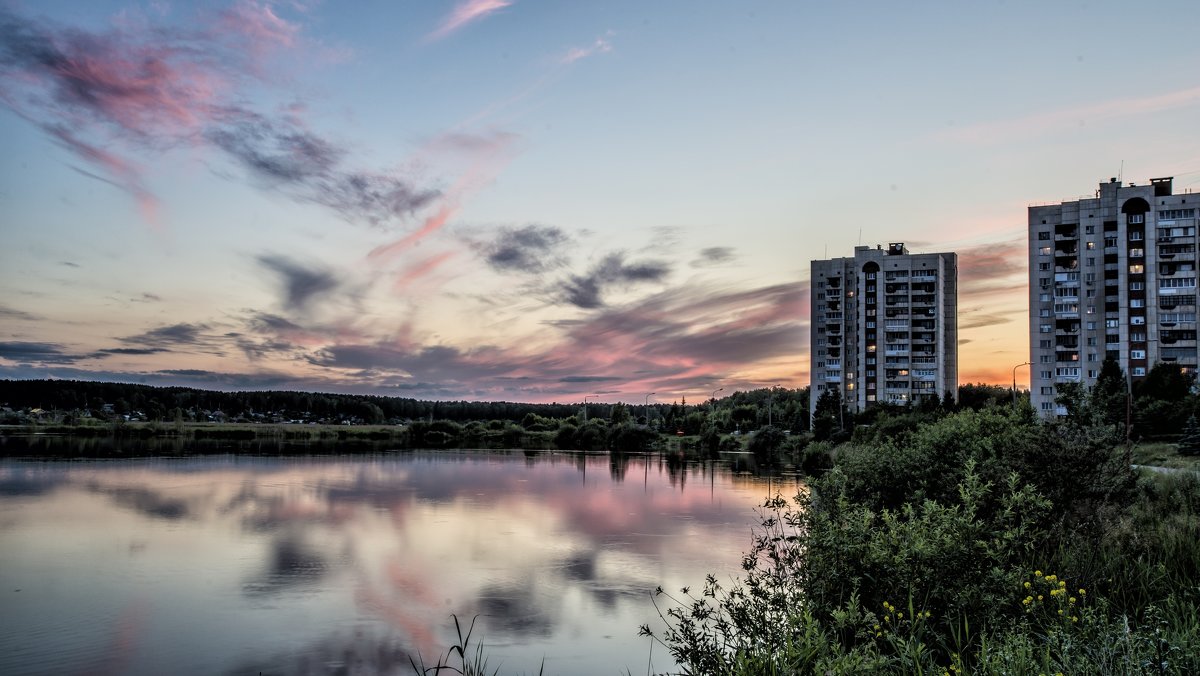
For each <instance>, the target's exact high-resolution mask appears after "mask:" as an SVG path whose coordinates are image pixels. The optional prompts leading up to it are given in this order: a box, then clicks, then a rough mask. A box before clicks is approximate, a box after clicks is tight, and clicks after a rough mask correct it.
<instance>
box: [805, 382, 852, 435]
mask: <svg viewBox="0 0 1200 676" xmlns="http://www.w3.org/2000/svg"><path fill="white" fill-rule="evenodd" d="M844 420H845V411H844V410H843V409H842V393H841V391H840V390H839V389H838V388H836V387H830V388H827V389H826V390H825V391H824V392H822V393H821V396H820V397H817V407H816V409H814V410H813V416H812V430H813V437H814V438H815V439H816V440H817V441H826V440H829V439H833V438H834V436H835V435H840V434H841V433H842V431H843V429H842V424H843V422H844Z"/></svg>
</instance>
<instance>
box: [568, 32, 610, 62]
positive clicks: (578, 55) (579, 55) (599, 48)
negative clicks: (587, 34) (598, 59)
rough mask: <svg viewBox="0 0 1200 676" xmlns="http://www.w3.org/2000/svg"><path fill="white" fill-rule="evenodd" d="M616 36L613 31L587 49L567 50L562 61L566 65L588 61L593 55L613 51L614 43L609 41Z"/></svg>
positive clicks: (599, 38)
mask: <svg viewBox="0 0 1200 676" xmlns="http://www.w3.org/2000/svg"><path fill="white" fill-rule="evenodd" d="M613 35H614V33H613V32H612V31H608V32H607V33H605V34H604V35H602V36H600V37H598V38H596V39H595V40H594V41H593V42H592V44H590V45H588V46H587V47H572V48H571V49H569V50H567V53H566V54H564V55H563V57H562V59H560V61H561V62H562V63H564V64H570V63H575V62H576V61H578V60H580V59H586V58H587V57H589V56H592V55H593V54H605V53H608V52H611V51H612V43H611V42H610V41H609V38H611V37H612V36H613Z"/></svg>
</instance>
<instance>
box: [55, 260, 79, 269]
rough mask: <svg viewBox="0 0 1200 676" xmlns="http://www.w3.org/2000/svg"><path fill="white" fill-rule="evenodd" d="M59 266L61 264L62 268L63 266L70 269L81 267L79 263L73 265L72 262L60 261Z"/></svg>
mask: <svg viewBox="0 0 1200 676" xmlns="http://www.w3.org/2000/svg"><path fill="white" fill-rule="evenodd" d="M58 264H59V265H61V266H63V267H68V268H77V267H79V263H73V262H71V261H59V262H58Z"/></svg>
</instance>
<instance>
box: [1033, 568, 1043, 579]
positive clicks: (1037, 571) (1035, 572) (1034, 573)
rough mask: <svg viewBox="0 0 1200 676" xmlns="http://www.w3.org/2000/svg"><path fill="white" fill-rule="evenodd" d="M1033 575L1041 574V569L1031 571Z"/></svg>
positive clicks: (1039, 575) (1038, 575)
mask: <svg viewBox="0 0 1200 676" xmlns="http://www.w3.org/2000/svg"><path fill="white" fill-rule="evenodd" d="M1033 575H1034V577H1041V576H1042V571H1040V570H1035V571H1033Z"/></svg>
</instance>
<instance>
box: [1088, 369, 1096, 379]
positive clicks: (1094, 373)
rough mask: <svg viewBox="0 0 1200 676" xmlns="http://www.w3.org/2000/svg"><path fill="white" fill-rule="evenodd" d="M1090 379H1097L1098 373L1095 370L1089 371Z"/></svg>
mask: <svg viewBox="0 0 1200 676" xmlns="http://www.w3.org/2000/svg"><path fill="white" fill-rule="evenodd" d="M1088 377H1089V378H1095V377H1096V371H1095V370H1089V371H1088Z"/></svg>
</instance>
